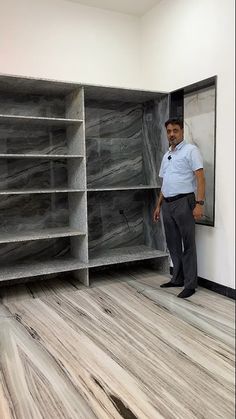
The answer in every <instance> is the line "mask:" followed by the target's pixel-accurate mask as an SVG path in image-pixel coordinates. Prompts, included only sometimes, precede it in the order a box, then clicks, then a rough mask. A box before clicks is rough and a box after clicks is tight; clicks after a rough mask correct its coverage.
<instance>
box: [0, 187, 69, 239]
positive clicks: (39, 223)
mask: <svg viewBox="0 0 236 419" xmlns="http://www.w3.org/2000/svg"><path fill="white" fill-rule="evenodd" d="M68 225H69V210H68V197H67V194H65V193H62V194H52V195H51V194H36V195H34V194H32V195H8V196H2V197H1V200H0V234H1V232H8V233H14V232H15V233H19V232H22V233H24V232H27V231H31V230H40V229H43V228H53V227H65V226H68Z"/></svg>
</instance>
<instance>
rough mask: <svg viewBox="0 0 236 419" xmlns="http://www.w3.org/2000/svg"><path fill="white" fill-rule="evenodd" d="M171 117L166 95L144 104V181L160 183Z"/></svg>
mask: <svg viewBox="0 0 236 419" xmlns="http://www.w3.org/2000/svg"><path fill="white" fill-rule="evenodd" d="M168 118H169V99H168V95H165V96H163V97H161V98H159V99H158V100H155V101H150V102H147V103H145V104H144V106H143V118H142V121H143V122H142V130H143V135H142V144H143V149H142V155H143V176H144V183H145V184H150V185H160V178H159V170H160V165H161V161H162V157H163V155H164V153H165V152H166V151H167V149H168V142H167V138H166V131H165V121H166V120H167V119H168Z"/></svg>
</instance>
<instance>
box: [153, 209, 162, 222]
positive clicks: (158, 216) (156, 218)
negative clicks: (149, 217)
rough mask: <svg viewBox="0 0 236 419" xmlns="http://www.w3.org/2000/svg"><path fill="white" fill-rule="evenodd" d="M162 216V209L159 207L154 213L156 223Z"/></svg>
mask: <svg viewBox="0 0 236 419" xmlns="http://www.w3.org/2000/svg"><path fill="white" fill-rule="evenodd" d="M160 214H161V207H160V206H159V205H158V206H157V207H156V209H155V210H154V212H153V221H154V223H156V222H157V221H159V220H160Z"/></svg>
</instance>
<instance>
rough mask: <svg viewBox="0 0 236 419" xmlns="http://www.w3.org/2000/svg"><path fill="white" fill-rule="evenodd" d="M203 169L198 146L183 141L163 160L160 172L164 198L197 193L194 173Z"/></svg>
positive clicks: (168, 152) (167, 153) (166, 154)
mask: <svg viewBox="0 0 236 419" xmlns="http://www.w3.org/2000/svg"><path fill="white" fill-rule="evenodd" d="M168 157H169V159H168ZM202 168H203V159H202V156H201V153H200V151H199V149H198V147H197V146H195V145H193V144H189V143H187V142H186V141H185V140H183V141H181V143H179V144H178V145H177V146H176V147H175V149H174V150H171V149H169V151H167V152H166V153H165V155H164V157H163V159H162V162H161V168H160V172H159V176H160V177H161V178H163V183H162V188H161V191H162V193H163V195H164V197H165V198H168V197H171V196H175V195H178V194H181V193H191V192H195V190H196V176H195V173H194V172H195V170H198V169H202Z"/></svg>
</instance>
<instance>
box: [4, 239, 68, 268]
mask: <svg viewBox="0 0 236 419" xmlns="http://www.w3.org/2000/svg"><path fill="white" fill-rule="evenodd" d="M63 256H71V252H70V238H69V237H60V238H56V239H54V238H52V239H44V240H27V241H24V242H15V243H4V244H0V266H1V267H4V266H6V267H7V266H10V265H12V266H13V265H14V264H16V263H30V262H31V261H32V262H36V261H43V260H45V259H46V260H48V259H50V258H60V257H63Z"/></svg>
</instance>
